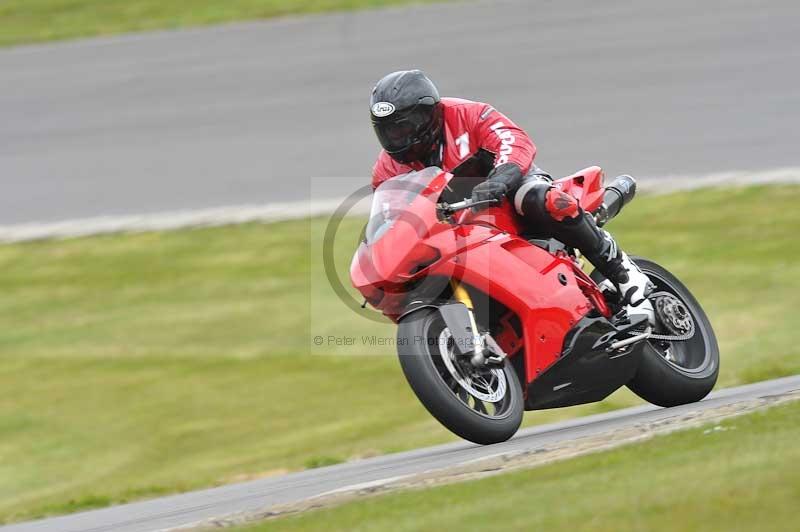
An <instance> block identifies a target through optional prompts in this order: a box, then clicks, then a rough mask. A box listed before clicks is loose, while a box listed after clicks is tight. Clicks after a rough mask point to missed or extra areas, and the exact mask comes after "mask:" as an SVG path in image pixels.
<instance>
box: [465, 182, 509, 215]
mask: <svg viewBox="0 0 800 532" xmlns="http://www.w3.org/2000/svg"><path fill="white" fill-rule="evenodd" d="M507 192H508V186H506V184H505V183H500V182H499V181H484V182H483V183H480V184H479V185H477V186H476V187H475V188H473V189H472V201H473V202H476V203H477V202H479V201H487V200H497V203H500V201H501V200H502V199H503V197H505V195H506V193H507ZM492 206H493V205H492V204H491V203H484V204H483V205H475V206H474V207H472V210H473V212H478V211H479V210H481V209H486V208H488V207H492Z"/></svg>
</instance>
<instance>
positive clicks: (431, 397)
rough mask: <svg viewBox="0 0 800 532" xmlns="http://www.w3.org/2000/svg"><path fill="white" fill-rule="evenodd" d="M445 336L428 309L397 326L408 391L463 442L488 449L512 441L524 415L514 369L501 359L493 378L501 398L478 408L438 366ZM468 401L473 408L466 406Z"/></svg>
mask: <svg viewBox="0 0 800 532" xmlns="http://www.w3.org/2000/svg"><path fill="white" fill-rule="evenodd" d="M443 332H444V334H447V332H446V327H445V325H444V321H443V320H442V318H441V316H440V315H439V313H438V312H437V311H436V310H435V309H431V308H426V309H422V310H419V311H417V312H414V313H413V314H411V315H409V316H407V317H405V318H404V319H403V320H402V321H401V322H400V324H399V328H398V331H397V346H398V348H397V350H398V355H399V358H400V366H401V367H402V368H403V373H404V374H405V376H406V380H407V381H408V384H409V385H410V386H411V389H412V390H413V391H414V393H415V394H416V396H417V398H419V400H420V402H421V403H422V404H423V406H425V408H426V409H427V410H428V412H430V413H431V415H432V416H433V417H435V418H436V419H437V420H438V421H439V422H440V423H441V424H442V425H444V426H445V427H446V428H447V429H448V430H450V431H451V432H453V433H454V434H456V435H458V436H460V437H462V438H464V439H465V440H469V441H471V442H474V443H478V444H481V445H489V444H492V443H499V442H503V441H506V440H507V439H509V438H511V436H513V435H514V434H515V433H516V432H517V430H518V429H519V426H520V424H521V423H522V415H523V411H524V404H523V399H522V386H521V385H520V382H519V378H518V377H517V374H516V372H515V371H514V369H513V367H512V366H511V364H510V363H509V362H508V361H505V362H504V364H503V366H502V368H498V369H501V371H496V372H495V373H494V374H493V376H494V378H499V377H500V375H502V378H504V379H505V386H504V388H505V391H504V394H503V399H502V400H500V401H498V402H496V403H485V402H482V405H478V402H477V401H476V397H475V396H474V395H469V392H468V391H467V390H466V389H464V388H463V387H461V386H460V385H459V384H458V382H457V381H456V380H455V379H451V377H452V375H451V374H449V373H448V370H447V368H446V367H445V366H444V363H443V362H442V360H443V356H444V355H442V353H441V351H440V341H441V338H442V334H443ZM490 377H491V376H490ZM470 398H471V399H470ZM470 400H472V401H473V404H474V406H470ZM481 409H482V410H484V412H481V411H480V410H481ZM495 409H496V410H495Z"/></svg>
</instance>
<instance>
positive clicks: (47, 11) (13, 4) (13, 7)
mask: <svg viewBox="0 0 800 532" xmlns="http://www.w3.org/2000/svg"><path fill="white" fill-rule="evenodd" d="M431 1H435V0H4V1H2V2H0V46H3V45H12V44H22V43H31V42H39V41H51V40H57V39H71V38H76V37H91V36H97V35H112V34H117V33H125V32H134V31H144V30H157V29H173V28H185V27H190V26H200V25H207V24H217V23H222V22H232V21H241V20H251V19H262V18H269V17H277V16H282V15H294V14H305V13H317V12H323V11H334V10H350V9H363V8H372V7H382V6H389V5H395V4H412V3H417V4H419V3H426V2H431ZM439 1H441V0H439Z"/></svg>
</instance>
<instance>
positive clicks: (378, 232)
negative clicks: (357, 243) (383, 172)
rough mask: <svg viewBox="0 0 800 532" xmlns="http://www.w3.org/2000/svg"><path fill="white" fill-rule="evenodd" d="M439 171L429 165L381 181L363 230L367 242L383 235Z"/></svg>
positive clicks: (369, 242) (371, 241)
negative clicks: (364, 230) (365, 227)
mask: <svg viewBox="0 0 800 532" xmlns="http://www.w3.org/2000/svg"><path fill="white" fill-rule="evenodd" d="M441 172H442V171H441V169H439V168H437V167H435V166H431V167H428V168H426V169H424V170H420V171H419V172H409V173H407V174H402V175H399V176H396V177H393V178H391V179H387V180H386V181H384V182H383V183H381V184H380V185H379V186H378V188H377V189H375V194H374V196H373V197H372V209H371V210H370V214H369V222H367V229H366V232H365V237H366V240H367V244H372V243H373V242H376V241H377V240H378V239H379V238H380V237H381V236H383V235H384V234H385V233H386V231H387V230H388V229H389V228H390V227H391V226H392V224H394V222H395V220H396V219H397V218H398V216H400V214H401V213H402V212H403V211H405V210H406V208H407V207H408V206H409V205H410V204H411V202H412V201H414V199H416V198H417V197H418V196H419V195H420V193H421V192H422V191H423V190H425V187H427V186H428V184H430V182H431V181H432V180H433V179H434V178H435V177H436V176H438V175H439V174H440V173H441Z"/></svg>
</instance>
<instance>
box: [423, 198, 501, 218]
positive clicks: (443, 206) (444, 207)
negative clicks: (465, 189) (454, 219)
mask: <svg viewBox="0 0 800 532" xmlns="http://www.w3.org/2000/svg"><path fill="white" fill-rule="evenodd" d="M499 203H500V201H499V200H496V199H488V200H482V201H472V199H471V198H466V199H465V200H464V201H458V202H456V203H440V204H438V205H437V206H436V208H437V209H439V210H440V211H442V212H443V213H445V214H453V213H455V212H458V211H463V210H464V209H469V208H470V207H475V206H476V205H497V204H499Z"/></svg>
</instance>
